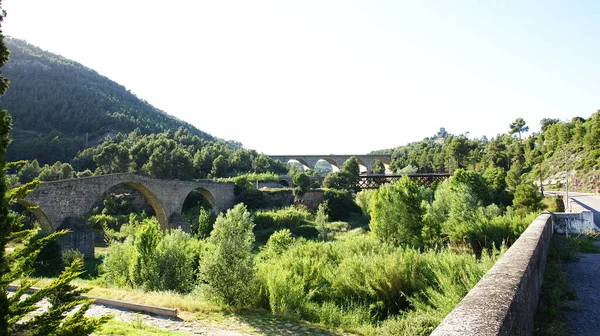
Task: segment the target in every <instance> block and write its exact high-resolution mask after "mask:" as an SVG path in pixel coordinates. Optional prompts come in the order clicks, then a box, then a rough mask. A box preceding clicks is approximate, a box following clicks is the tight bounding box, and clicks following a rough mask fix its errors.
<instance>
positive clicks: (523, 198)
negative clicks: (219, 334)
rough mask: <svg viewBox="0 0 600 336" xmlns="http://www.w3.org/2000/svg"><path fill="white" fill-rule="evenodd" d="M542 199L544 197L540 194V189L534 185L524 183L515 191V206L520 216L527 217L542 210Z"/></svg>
mask: <svg viewBox="0 0 600 336" xmlns="http://www.w3.org/2000/svg"><path fill="white" fill-rule="evenodd" d="M542 198H543V197H542V195H540V193H538V189H537V187H536V186H535V185H534V184H533V183H522V184H519V185H518V186H517V188H516V190H515V198H514V199H513V206H514V207H515V209H516V210H517V213H518V214H521V215H526V214H528V213H530V212H534V211H540V210H541V209H542Z"/></svg>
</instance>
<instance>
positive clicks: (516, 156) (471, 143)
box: [373, 111, 600, 191]
mask: <svg viewBox="0 0 600 336" xmlns="http://www.w3.org/2000/svg"><path fill="white" fill-rule="evenodd" d="M540 125H541V132H539V133H533V134H530V135H528V136H527V137H525V136H523V134H522V133H524V132H526V131H527V130H528V126H526V123H525V121H524V120H522V119H521V118H519V119H517V120H516V121H515V122H514V123H512V124H510V125H507V128H506V129H507V133H504V134H499V135H498V136H496V137H494V138H492V139H487V138H485V137H483V138H481V139H469V138H468V137H467V136H465V135H452V134H449V133H447V132H445V131H444V130H443V129H441V130H440V132H438V134H436V135H435V136H432V137H430V138H426V139H424V140H421V141H417V142H413V143H410V144H408V145H406V146H399V147H397V148H394V149H386V150H378V151H374V152H373V154H377V153H386V154H392V162H391V164H390V168H391V169H392V170H394V171H397V172H407V173H410V172H453V171H455V170H456V169H459V168H466V169H469V170H475V171H480V172H483V171H486V170H487V171H488V173H489V174H491V173H492V172H491V171H492V169H495V170H496V172H499V170H498V169H501V170H502V174H507V173H508V172H509V171H510V170H512V171H513V175H515V176H517V175H519V176H521V174H522V173H529V174H527V175H525V176H526V177H527V178H529V179H531V180H535V181H539V180H540V178H541V180H542V181H543V182H544V184H545V185H547V186H550V187H561V186H562V184H564V181H565V180H566V178H565V176H566V173H565V172H566V171H568V173H569V176H570V177H569V179H570V180H571V182H570V183H572V184H573V185H574V187H575V189H579V190H582V191H592V190H595V188H597V187H598V184H599V183H600V179H598V170H599V169H600V111H598V112H596V113H594V114H593V115H592V116H591V117H589V118H588V119H585V118H581V117H575V118H573V119H572V120H571V121H569V122H565V121H560V120H558V119H550V118H545V119H542V120H541V121H540Z"/></svg>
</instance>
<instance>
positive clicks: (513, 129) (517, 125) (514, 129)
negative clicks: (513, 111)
mask: <svg viewBox="0 0 600 336" xmlns="http://www.w3.org/2000/svg"><path fill="white" fill-rule="evenodd" d="M527 131H529V126H525V120H523V118H517V120H515V122H514V123H511V124H510V131H509V133H510V134H515V133H519V139H521V133H523V132H527Z"/></svg>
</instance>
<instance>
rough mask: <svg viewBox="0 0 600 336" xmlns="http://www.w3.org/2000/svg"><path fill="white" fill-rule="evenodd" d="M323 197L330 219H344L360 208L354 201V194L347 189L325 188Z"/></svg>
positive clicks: (357, 211)
mask: <svg viewBox="0 0 600 336" xmlns="http://www.w3.org/2000/svg"><path fill="white" fill-rule="evenodd" d="M323 197H324V200H325V202H326V206H327V215H329V219H330V220H334V221H337V220H344V219H346V218H348V217H349V216H350V215H351V214H353V213H359V212H360V208H359V207H358V205H356V203H354V195H353V194H352V192H351V191H349V190H335V189H329V190H325V193H324V195H323Z"/></svg>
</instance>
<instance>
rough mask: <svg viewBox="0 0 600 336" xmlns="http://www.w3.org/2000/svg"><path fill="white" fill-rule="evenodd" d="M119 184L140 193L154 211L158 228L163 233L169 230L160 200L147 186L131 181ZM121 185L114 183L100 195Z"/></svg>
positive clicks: (165, 213)
mask: <svg viewBox="0 0 600 336" xmlns="http://www.w3.org/2000/svg"><path fill="white" fill-rule="evenodd" d="M121 183H125V184H127V185H130V186H132V187H134V188H135V189H137V190H138V191H139V192H140V193H142V195H143V196H144V198H146V200H148V203H150V205H151V206H152V209H154V214H156V219H157V220H158V223H159V224H160V228H161V229H162V230H163V231H165V230H167V229H168V228H169V222H168V218H167V212H166V210H165V207H164V206H163V204H162V203H161V202H160V200H159V199H158V197H157V196H156V194H155V193H154V192H152V190H150V188H148V187H147V186H145V185H143V184H141V183H138V182H133V181H125V182H121ZM121 183H115V184H113V185H111V186H110V187H108V188H107V189H106V190H105V191H104V192H103V193H102V194H104V193H106V192H107V191H109V190H110V188H112V187H114V186H117V185H119V184H121Z"/></svg>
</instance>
